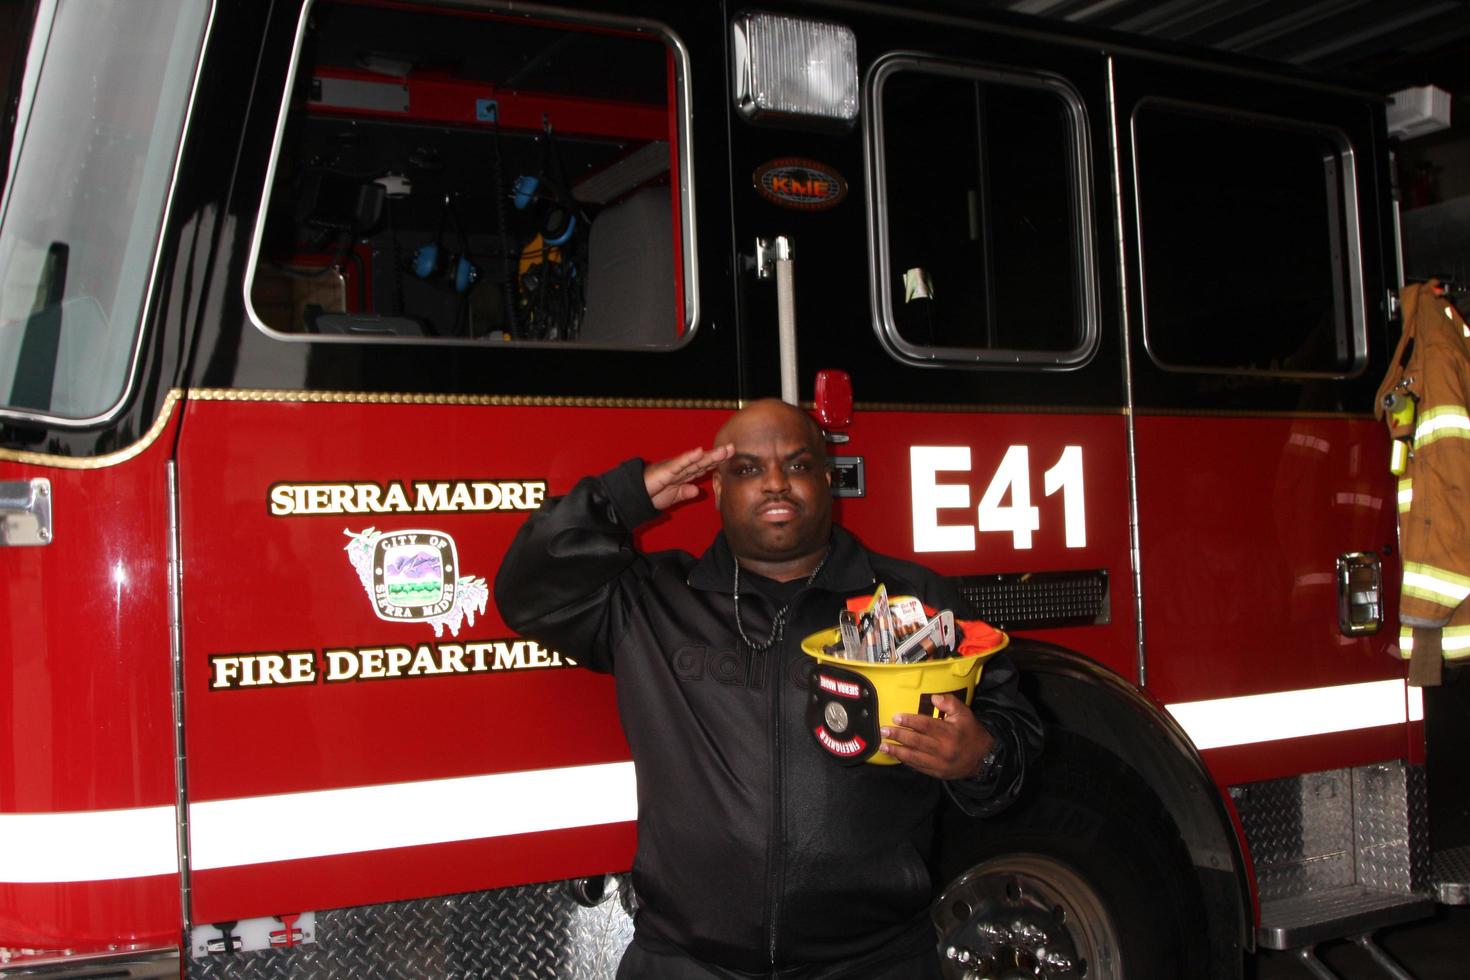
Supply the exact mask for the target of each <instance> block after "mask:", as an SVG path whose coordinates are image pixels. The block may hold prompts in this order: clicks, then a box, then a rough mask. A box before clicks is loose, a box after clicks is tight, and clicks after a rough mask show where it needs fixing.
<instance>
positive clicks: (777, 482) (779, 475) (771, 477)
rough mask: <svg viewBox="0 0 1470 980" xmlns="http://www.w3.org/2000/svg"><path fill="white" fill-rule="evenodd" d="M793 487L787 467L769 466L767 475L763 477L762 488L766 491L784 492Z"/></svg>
mask: <svg viewBox="0 0 1470 980" xmlns="http://www.w3.org/2000/svg"><path fill="white" fill-rule="evenodd" d="M790 488H791V480H790V479H789V478H788V477H787V474H786V467H784V466H768V467H766V472H765V475H764V476H763V477H762V478H761V489H762V490H764V491H765V492H766V493H783V492H785V491H786V490H788V489H790Z"/></svg>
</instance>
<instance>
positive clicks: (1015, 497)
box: [909, 446, 1087, 552]
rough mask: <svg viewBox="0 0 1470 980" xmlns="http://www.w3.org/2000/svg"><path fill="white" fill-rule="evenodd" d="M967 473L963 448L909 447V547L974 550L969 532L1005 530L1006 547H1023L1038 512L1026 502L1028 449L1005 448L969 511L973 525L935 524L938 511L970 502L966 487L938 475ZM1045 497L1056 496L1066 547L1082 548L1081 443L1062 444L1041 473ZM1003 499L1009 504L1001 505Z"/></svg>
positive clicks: (1084, 522)
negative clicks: (1051, 463)
mask: <svg viewBox="0 0 1470 980" xmlns="http://www.w3.org/2000/svg"><path fill="white" fill-rule="evenodd" d="M968 472H970V447H969V446H911V447H910V448H909V479H910V481H911V483H910V485H911V488H912V502H913V513H914V551H916V552H925V551H974V550H975V532H976V531H977V530H979V531H989V532H998V531H1009V532H1010V533H1011V547H1012V548H1014V549H1016V550H1017V551H1025V550H1028V549H1030V547H1031V535H1032V534H1033V533H1034V532H1036V531H1039V530H1040V529H1041V511H1040V509H1039V508H1037V507H1035V506H1033V505H1032V503H1031V449H1030V447H1029V446H1010V447H1008V448H1007V449H1006V452H1005V455H1004V456H1003V457H1001V461H1000V465H999V466H997V467H996V470H995V473H994V475H992V476H991V478H990V482H989V484H988V485H987V486H986V488H985V492H984V493H983V494H982V495H981V496H980V503H979V506H977V507H976V509H975V524H974V525H970V524H940V523H939V511H941V510H946V509H951V508H961V507H969V506H970V487H969V486H968V485H967V484H964V483H940V482H939V474H940V473H968ZM1042 489H1043V490H1044V491H1045V494H1046V496H1048V497H1050V496H1051V495H1053V494H1055V493H1057V492H1058V491H1060V492H1061V494H1062V525H1063V531H1064V537H1065V540H1066V546H1067V547H1068V548H1085V547H1087V508H1086V504H1085V496H1084V488H1083V478H1082V447H1081V446H1066V447H1065V448H1063V449H1062V455H1061V457H1060V458H1059V459H1058V460H1057V462H1056V464H1055V465H1054V466H1052V467H1051V469H1049V470H1047V471H1046V472H1045V473H1044V474H1043V475H1042ZM1007 499H1009V503H1007V502H1006V501H1007Z"/></svg>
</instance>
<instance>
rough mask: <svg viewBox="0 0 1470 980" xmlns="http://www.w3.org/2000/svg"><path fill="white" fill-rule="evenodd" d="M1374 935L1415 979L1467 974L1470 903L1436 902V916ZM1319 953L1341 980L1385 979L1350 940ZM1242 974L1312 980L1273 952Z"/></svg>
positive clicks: (1462, 978)
mask: <svg viewBox="0 0 1470 980" xmlns="http://www.w3.org/2000/svg"><path fill="white" fill-rule="evenodd" d="M1374 939H1375V940H1376V942H1377V943H1378V945H1379V946H1381V947H1383V949H1385V950H1387V951H1388V954H1389V955H1390V956H1392V957H1393V958H1394V959H1396V960H1398V962H1399V963H1400V964H1402V965H1403V967H1404V968H1405V969H1406V970H1408V971H1409V973H1410V974H1411V975H1412V976H1413V977H1414V978H1415V980H1466V978H1470V907H1465V906H1459V907H1447V906H1439V909H1438V911H1437V912H1436V914H1435V916H1434V918H1432V919H1424V920H1422V921H1420V922H1412V923H1409V924H1407V925H1402V926H1396V927H1394V928H1392V929H1385V930H1383V931H1382V932H1380V933H1378V934H1377V935H1376V936H1375V937H1374ZM1317 957H1318V959H1320V960H1321V961H1322V962H1323V963H1325V964H1327V966H1328V967H1330V968H1331V969H1332V970H1333V971H1335V972H1336V973H1337V974H1338V975H1339V976H1341V977H1342V978H1343V980H1387V978H1388V974H1386V973H1384V972H1383V970H1381V969H1379V967H1378V965H1377V964H1376V963H1374V962H1373V960H1372V959H1371V958H1369V956H1368V954H1367V953H1365V952H1364V951H1363V950H1361V949H1359V948H1358V947H1357V946H1355V945H1353V944H1352V943H1349V942H1333V943H1324V944H1322V946H1320V947H1318V949H1317ZM1252 967H1254V970H1255V972H1254V973H1252V972H1251V968H1252ZM1246 976H1247V977H1248V978H1252V980H1315V976H1314V974H1312V973H1311V972H1310V971H1309V970H1307V968H1306V967H1304V966H1302V965H1301V964H1300V963H1298V962H1297V961H1296V960H1295V959H1293V958H1292V957H1291V956H1289V955H1288V954H1286V953H1277V952H1273V951H1271V950H1262V951H1261V952H1259V953H1257V954H1256V956H1255V957H1254V962H1253V963H1252V964H1250V965H1249V966H1248V967H1247V970H1246Z"/></svg>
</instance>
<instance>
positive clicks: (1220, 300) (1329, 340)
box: [1133, 100, 1366, 376]
mask: <svg viewBox="0 0 1470 980" xmlns="http://www.w3.org/2000/svg"><path fill="white" fill-rule="evenodd" d="M1133 143H1134V159H1135V167H1136V172H1135V181H1136V187H1135V193H1136V200H1137V206H1138V228H1139V239H1140V244H1141V249H1142V259H1143V261H1142V266H1143V303H1144V338H1145V342H1146V345H1147V348H1148V352H1149V355H1150V356H1151V357H1152V359H1153V360H1154V361H1155V362H1156V363H1158V364H1159V365H1160V366H1162V367H1164V368H1168V369H1174V370H1179V371H1208V372H1212V373H1221V372H1223V373H1248V374H1273V375H1282V376H1311V375H1318V376H1344V375H1350V374H1353V373H1356V372H1357V371H1358V370H1361V368H1362V366H1363V363H1364V358H1365V356H1366V332H1365V328H1364V322H1363V305H1362V283H1361V278H1360V273H1359V268H1360V262H1359V256H1358V232H1357V215H1356V205H1355V202H1356V190H1355V187H1354V176H1355V175H1354V169H1353V154H1352V150H1351V148H1350V146H1349V144H1348V141H1347V138H1346V136H1345V135H1343V134H1342V133H1341V132H1339V131H1337V130H1333V129H1328V128H1323V127H1317V126H1312V125H1308V124H1304V123H1297V122H1292V121H1289V120H1281V119H1276V118H1271V117H1261V116H1250V115H1237V114H1229V113H1224V112H1220V111H1217V110H1210V109H1207V108H1201V107H1197V106H1191V105H1184V104H1178V103H1173V102H1166V101H1162V100H1149V101H1145V102H1143V103H1141V104H1140V105H1139V107H1138V109H1137V110H1136V111H1135V113H1134V116H1133Z"/></svg>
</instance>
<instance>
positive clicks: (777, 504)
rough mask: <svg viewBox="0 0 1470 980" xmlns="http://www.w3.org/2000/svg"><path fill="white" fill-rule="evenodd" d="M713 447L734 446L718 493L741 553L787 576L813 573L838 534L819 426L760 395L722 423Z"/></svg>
mask: <svg viewBox="0 0 1470 980" xmlns="http://www.w3.org/2000/svg"><path fill="white" fill-rule="evenodd" d="M715 445H716V446H725V445H729V446H732V447H733V449H732V452H731V454H730V456H729V458H728V459H726V460H725V461H724V462H722V463H721V464H720V465H719V468H718V469H717V470H716V471H715V474H714V492H715V502H716V504H717V505H718V506H719V510H720V520H721V522H722V523H723V524H724V526H725V538H726V540H727V541H728V542H729V543H730V548H731V550H732V551H733V552H734V553H735V556H736V558H737V559H739V561H740V563H741V564H742V565H745V566H747V567H749V568H751V569H752V570H754V571H757V572H760V573H761V574H763V575H767V576H769V577H771V578H775V579H779V580H783V581H784V580H789V579H792V578H798V577H800V576H802V575H805V574H807V573H809V572H810V571H811V569H812V568H815V567H816V563H817V562H818V561H820V560H821V556H822V555H823V554H825V553H826V550H827V543H828V540H829V539H830V537H831V532H832V492H831V486H830V478H829V476H828V473H827V444H826V440H825V439H824V438H823V437H822V430H821V429H820V428H819V427H818V426H817V423H816V422H815V421H813V420H812V418H811V416H809V415H807V414H806V413H805V412H803V411H801V409H799V408H795V407H794V406H791V405H788V404H786V403H785V402H781V401H777V400H776V399H762V400H761V401H757V402H752V403H751V404H750V405H749V406H747V407H746V408H745V409H743V410H742V411H739V412H737V413H735V415H734V416H732V417H731V418H730V419H729V421H727V422H726V423H725V424H724V425H723V426H721V427H720V431H719V434H718V435H717V436H716V437H715Z"/></svg>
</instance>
